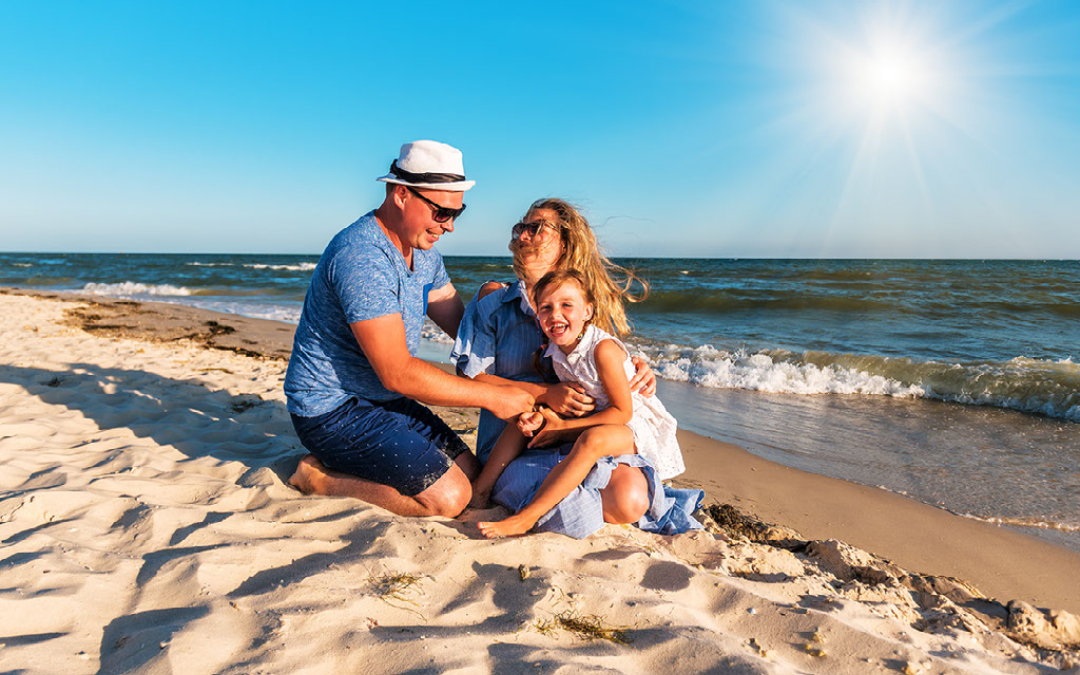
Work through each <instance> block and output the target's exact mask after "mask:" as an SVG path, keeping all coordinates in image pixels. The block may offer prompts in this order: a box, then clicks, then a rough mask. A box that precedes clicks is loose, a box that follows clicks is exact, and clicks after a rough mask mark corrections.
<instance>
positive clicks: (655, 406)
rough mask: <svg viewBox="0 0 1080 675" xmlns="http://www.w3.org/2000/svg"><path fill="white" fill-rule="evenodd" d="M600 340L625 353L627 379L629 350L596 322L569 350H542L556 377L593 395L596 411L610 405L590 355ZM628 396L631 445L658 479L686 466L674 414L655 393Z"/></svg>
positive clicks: (630, 365) (631, 371)
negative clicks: (630, 410)
mask: <svg viewBox="0 0 1080 675" xmlns="http://www.w3.org/2000/svg"><path fill="white" fill-rule="evenodd" d="M604 340H614V341H615V342H616V343H618V345H619V346H620V347H622V349H623V351H625V352H626V353H627V357H626V360H625V361H624V362H623V370H625V371H626V378H627V380H628V381H629V379H630V378H631V377H633V375H634V371H635V369H634V364H633V363H632V362H631V361H630V356H629V350H627V349H626V345H624V344H623V343H622V341H620V340H619V339H618V338H616V337H615V336H613V335H611V334H610V333H607V332H605V331H603V330H600V329H599V328H597V327H596V326H593V325H589V326H588V327H587V328H586V329H585V335H583V336H582V338H581V342H579V343H578V345H577V347H575V348H574V351H572V352H570V353H569V354H563V352H562V350H561V349H559V347H558V346H557V345H556V344H554V343H551V344H549V345H548V348H547V352H546V354H547V355H548V356H550V357H551V360H552V362H553V364H554V365H555V373H556V374H557V375H558V376H559V379H560V380H562V381H563V382H577V383H578V384H580V385H581V386H582V387H583V388H584V389H585V392H586V393H587V394H588V395H589V396H592V397H593V398H594V399H596V409H597V410H598V411H599V410H603V409H604V408H607V407H608V406H610V405H611V401H610V399H608V395H607V391H605V390H604V385H603V384H602V383H601V382H600V375H599V374H598V373H597V371H596V358H595V357H594V355H593V353H594V352H595V350H596V345H598V344H600V343H601V342H602V341H604ZM631 396H632V397H633V401H634V416H633V418H631V420H630V421H629V422H627V424H626V426H628V427H630V430H631V431H633V432H634V445H635V446H636V448H637V452H638V454H639V455H641V457H642V458H644V459H646V460H647V461H648V462H649V463H650V464H652V465H653V467H654V468H655V469H656V473H657V475H658V476H659V478H660V479H661V480H667V479H668V478H673V477H675V476H678V475H679V474H680V473H682V472H683V471H685V470H686V467H685V466H684V465H683V458H682V451H681V450H679V442H678V440H676V438H675V429H676V427H677V425H676V422H675V418H674V417H672V416H671V413H669V412H668V411H667V409H665V408H664V404H663V403H661V402H660V399H658V398H657V397H655V396H642V395H641V394H639V393H637V392H632V393H631Z"/></svg>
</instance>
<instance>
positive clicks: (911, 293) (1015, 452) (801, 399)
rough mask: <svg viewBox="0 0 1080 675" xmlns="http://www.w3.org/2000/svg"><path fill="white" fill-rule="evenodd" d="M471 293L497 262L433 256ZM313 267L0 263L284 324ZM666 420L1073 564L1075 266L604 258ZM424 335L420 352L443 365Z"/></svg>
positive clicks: (1076, 505) (1079, 399)
mask: <svg viewBox="0 0 1080 675" xmlns="http://www.w3.org/2000/svg"><path fill="white" fill-rule="evenodd" d="M445 261H446V266H447V269H448V271H449V273H450V276H451V278H452V279H453V280H454V284H455V286H456V287H457V288H458V289H459V291H460V292H461V293H462V295H463V296H464V297H465V298H466V300H468V298H469V297H470V296H471V295H472V294H473V293H474V292H475V290H476V289H477V288H478V287H479V285H480V284H481V283H483V282H484V281H486V280H489V279H496V280H503V281H508V280H511V279H512V278H513V271H512V269H511V267H510V259H509V258H508V257H446V259H445ZM317 262H318V256H296V255H209V254H169V255H163V254H59V253H49V254H31V253H0V286H16V287H23V288H34V289H48V290H54V291H78V292H81V293H87V294H93V295H102V296H109V297H123V298H130V299H136V300H152V301H158V302H174V303H180V304H185V305H193V306H196V307H202V308H205V309H211V310H216V311H221V312H230V313H235V314H243V315H246V316H254V317H261V318H269V319H277V320H281V321H287V322H296V321H297V320H298V318H299V316H300V309H301V306H302V303H303V299H304V293H305V292H306V289H307V285H308V283H309V281H310V278H311V273H312V270H314V268H315V265H316V264H317ZM617 262H618V263H620V264H622V265H624V266H627V267H631V268H633V269H635V270H636V271H637V272H638V273H639V274H640V275H641V276H642V277H644V278H645V279H646V280H648V281H649V283H650V284H651V286H652V289H651V293H650V295H649V297H648V299H647V300H645V301H644V302H642V303H637V304H632V305H630V306H629V308H628V309H629V314H630V317H631V320H632V323H633V325H634V335H633V336H632V337H631V338H630V339H629V340H628V341H627V342H628V344H629V345H630V346H631V347H632V349H633V350H634V351H636V352H638V353H640V354H642V355H644V356H645V357H647V358H648V360H649V362H650V363H651V364H652V367H653V369H654V370H655V371H656V373H657V375H658V376H659V378H660V382H659V385H660V386H659V395H660V397H661V398H662V400H663V401H664V402H665V404H666V405H667V407H668V408H669V410H671V411H672V412H673V413H674V414H675V416H676V417H677V418H678V419H679V424H680V426H682V427H684V428H687V429H691V430H693V431H696V432H698V433H701V434H704V435H707V436H710V437H713V438H717V439H720V440H724V441H729V442H733V443H736V444H738V445H741V446H742V447H744V448H746V449H747V450H750V451H751V452H753V453H755V454H758V455H760V456H762V457H765V458H767V459H770V460H773V461H777V462H780V463H782V464H786V465H789V466H794V467H797V468H800V469H805V470H808V471H813V472H816V473H820V474H825V475H829V476H834V477H837V478H843V479H846V480H851V481H854V482H858V483H863V484H866V485H871V486H879V487H881V488H884V489H887V490H891V491H894V492H897V493H900V494H905V495H907V496H910V497H912V498H914V499H917V500H920V501H923V502H926V503H928V504H932V505H935V506H938V507H941V508H945V509H948V510H950V511H952V512H954V513H958V514H961V515H964V516H967V517H971V518H977V519H980V520H984V521H987V522H992V523H1000V524H1003V525H1006V526H1009V527H1013V528H1017V529H1019V530H1021V531H1024V532H1027V533H1029V534H1033V535H1035V536H1039V537H1041V538H1044V539H1048V540H1051V541H1054V542H1055V543H1058V544H1061V545H1064V546H1067V547H1069V548H1072V549H1075V550H1080V298H1078V289H1080V262H1078V261H1034V260H1033V261H1015V260H985V261H976V260H762V259H753V260H729V259H638V260H618V261H617ZM448 342H449V341H448V338H446V336H445V335H443V334H442V333H441V331H439V330H438V329H437V328H436V327H435V326H434V325H431V326H429V327H428V329H427V330H426V332H425V341H424V345H423V351H422V353H421V356H423V357H424V358H428V359H433V360H445V359H446V357H447V355H448V353H449V343H448Z"/></svg>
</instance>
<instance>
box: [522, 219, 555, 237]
mask: <svg viewBox="0 0 1080 675" xmlns="http://www.w3.org/2000/svg"><path fill="white" fill-rule="evenodd" d="M545 227H550V228H551V229H552V230H554V231H555V232H558V231H559V226H558V225H553V224H551V223H549V222H547V221H546V220H534V221H533V222H531V223H518V224H517V225H514V229H512V230H510V237H511V238H512V239H519V238H520V237H521V235H522V234H524V233H526V232H528V233H529V236H530V237H535V236H536V235H538V234H540V230H542V229H544V228H545Z"/></svg>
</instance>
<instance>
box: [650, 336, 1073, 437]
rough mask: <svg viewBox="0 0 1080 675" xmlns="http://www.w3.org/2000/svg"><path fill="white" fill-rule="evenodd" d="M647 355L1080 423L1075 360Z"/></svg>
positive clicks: (704, 381) (795, 385) (821, 387)
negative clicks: (955, 361) (947, 361)
mask: <svg viewBox="0 0 1080 675" xmlns="http://www.w3.org/2000/svg"><path fill="white" fill-rule="evenodd" d="M646 358H648V360H649V362H650V365H651V366H652V368H653V370H654V371H655V372H656V375H657V376H658V377H661V378H664V379H667V380H675V381H677V382H689V383H691V384H696V385H698V386H702V387H711V388H715V389H748V390H751V391H762V392H769V393H775V394H797V395H803V396H809V395H816V394H860V395H864V396H894V397H919V398H929V399H936V400H940V401H950V402H954V403H963V404H967V405H979V406H989V407H994V408H1007V409H1010V410H1017V411H1020V412H1026V413H1034V414H1038V415H1045V416H1047V417H1053V418H1057V419H1064V420H1069V421H1072V422H1080V393H1078V387H1077V386H1076V383H1077V382H1078V381H1080V364H1076V363H1073V362H1072V361H1071V360H1070V359H1064V360H1061V361H1040V360H1038V359H1029V358H1025V357H1017V358H1014V359H1011V360H1009V361H1005V362H1000V363H995V362H991V363H970V364H945V363H937V362H933V361H928V362H918V361H913V360H911V359H899V358H886V357H874V356H856V355H849V354H825V353H821V352H809V353H807V354H804V355H802V356H799V355H796V354H792V353H790V352H784V351H776V352H758V353H754V354H750V353H747V352H745V351H737V352H734V353H732V352H727V351H722V350H718V349H715V348H713V347H711V346H708V345H706V346H704V347H698V348H697V349H689V348H685V347H679V346H677V345H667V346H666V347H661V348H656V347H649V348H647V349H646Z"/></svg>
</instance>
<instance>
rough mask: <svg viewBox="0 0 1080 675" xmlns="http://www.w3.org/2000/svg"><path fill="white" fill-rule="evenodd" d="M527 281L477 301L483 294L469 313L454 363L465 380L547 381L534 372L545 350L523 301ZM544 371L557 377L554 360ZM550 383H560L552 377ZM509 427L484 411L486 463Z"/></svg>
mask: <svg viewBox="0 0 1080 675" xmlns="http://www.w3.org/2000/svg"><path fill="white" fill-rule="evenodd" d="M524 289H525V282H523V281H520V280H519V281H517V282H516V283H512V284H510V285H509V286H507V287H505V288H500V289H498V290H496V291H492V292H491V293H489V294H488V295H486V296H484V298H483V299H482V300H478V299H477V298H478V297H479V293H477V295H476V296H474V297H473V299H472V301H471V302H470V303H469V306H468V307H466V308H465V316H464V317H462V319H461V325H460V326H459V327H458V334H457V341H456V342H454V349H453V350H452V351H451V352H450V360H451V361H452V362H453V363H455V364H456V365H457V367H458V368H460V369H461V372H462V373H464V374H465V375H466V376H468V377H470V378H473V377H476V376H477V375H479V374H481V373H486V374H488V375H497V376H498V377H504V378H506V379H508V380H518V381H525V382H544V381H545V380H544V378H542V377H541V376H540V374H539V373H537V372H536V369H535V368H534V367H533V357H534V356H535V355H536V353H537V352H538V351H539V350H540V348H541V346H542V345H543V339H544V334H543V333H542V332H540V326H539V325H538V324H537V323H536V313H535V312H534V311H533V308H532V305H530V304H529V301H528V300H527V299H526V297H525V290H524ZM541 364H542V366H544V367H545V369H546V370H547V371H548V372H551V373H552V375H554V371H552V369H551V359H549V358H548V357H543V359H542V361H541ZM551 381H552V382H558V380H557V379H554V377H553V378H552V380H551ZM505 426H506V422H504V421H502V420H500V419H499V418H498V417H495V415H492V414H491V413H490V412H488V411H487V410H481V411H480V427H479V429H477V432H476V455H477V457H479V458H480V461H481V462H486V461H487V458H488V455H489V454H490V453H491V449H492V448H493V447H494V446H495V441H496V440H498V438H499V434H501V433H502V430H503V428H504V427H505Z"/></svg>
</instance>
